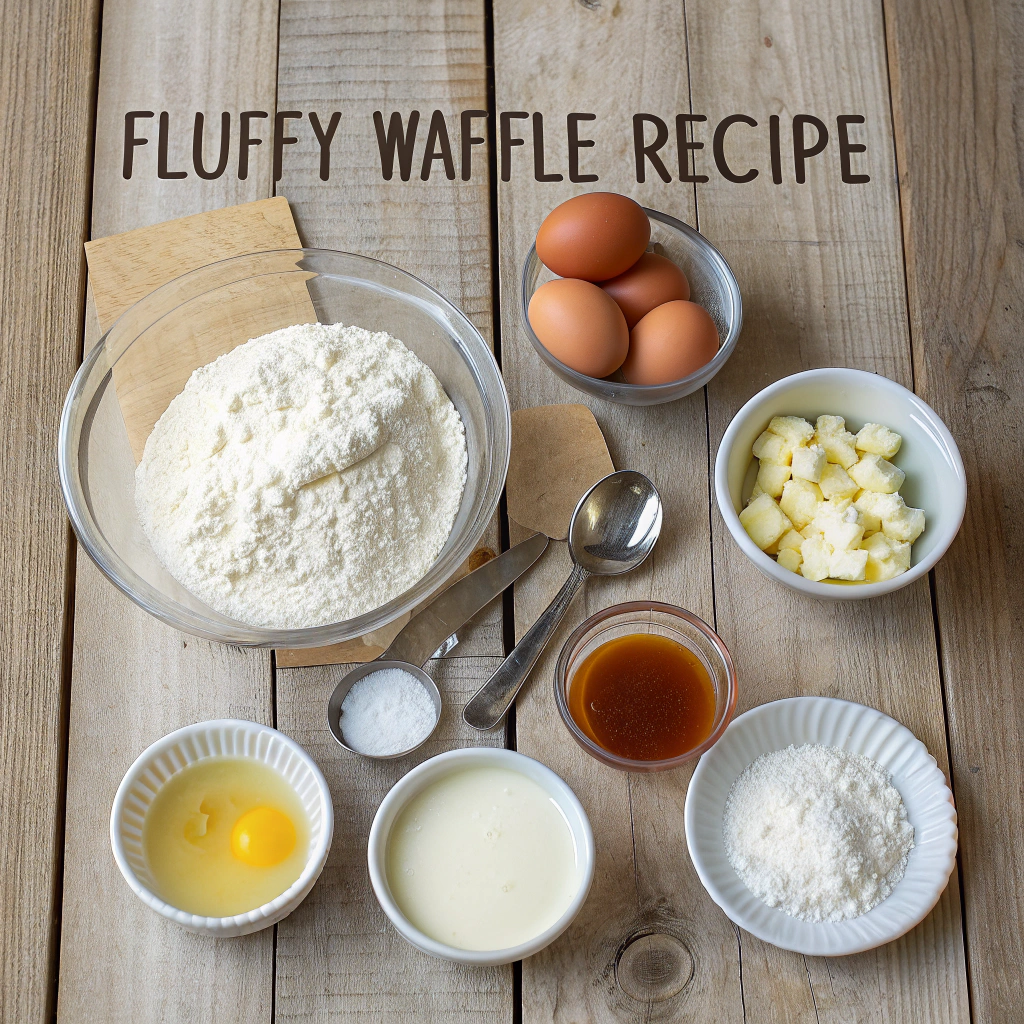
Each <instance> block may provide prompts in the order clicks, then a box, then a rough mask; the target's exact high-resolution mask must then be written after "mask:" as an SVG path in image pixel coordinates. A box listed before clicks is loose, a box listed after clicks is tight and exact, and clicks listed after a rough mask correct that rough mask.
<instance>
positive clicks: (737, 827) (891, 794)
mask: <svg viewBox="0 0 1024 1024" xmlns="http://www.w3.org/2000/svg"><path fill="white" fill-rule="evenodd" d="M723 831H724V838H725V848H726V853H727V855H728V857H729V862H730V863H731V864H732V866H733V867H734V868H735V869H736V873H737V874H738V875H739V876H740V878H741V879H742V881H743V884H744V885H746V887H747V888H748V889H749V890H750V891H751V892H752V893H754V895H755V896H758V897H760V899H762V900H764V902H765V903H767V904H768V906H770V907H778V908H779V909H780V910H783V911H785V912H786V913H787V914H790V915H791V916H793V917H798V918H801V919H802V920H804V921H845V920H848V919H849V918H852V917H859V916H860V915H861V914H866V913H867V912H868V911H869V910H870V909H871V908H872V907H875V906H877V905H878V904H879V903H881V902H882V900H884V899H885V898H886V897H887V896H888V895H889V894H890V893H891V892H892V890H893V888H894V887H895V885H896V884H897V883H898V882H899V880H900V879H901V878H902V877H903V873H904V871H905V870H906V866H907V857H908V855H909V853H910V851H911V849H912V848H913V846H914V829H913V826H912V825H911V824H910V822H909V821H907V810H906V807H904V805H903V798H902V797H901V796H900V794H899V792H898V790H897V789H896V788H895V787H894V786H893V785H892V782H891V781H890V776H889V773H888V772H887V771H886V770H885V769H884V768H883V767H882V766H881V765H880V764H878V763H877V762H875V761H872V760H871V759H870V758H867V757H863V756H862V755H860V754H852V753H850V752H849V751H847V750H842V749H840V748H838V747H826V746H822V745H820V744H804V745H803V746H801V747H795V746H790V747H787V748H786V749H785V750H776V751H773V752H772V753H769V754H762V755H761V756H760V757H759V758H757V759H756V760H755V761H754V762H753V763H752V764H749V765H747V767H746V768H745V769H744V770H743V772H742V773H741V774H740V776H739V777H738V778H737V779H736V781H735V782H734V783H733V785H732V789H731V790H730V791H729V797H728V799H727V801H726V805H725V819H724V823H723Z"/></svg>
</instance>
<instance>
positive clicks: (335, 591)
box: [135, 324, 468, 629]
mask: <svg viewBox="0 0 1024 1024" xmlns="http://www.w3.org/2000/svg"><path fill="white" fill-rule="evenodd" d="M467 461H468V456H467V450H466V434H465V427H464V426H463V423H462V419H461V417H460V416H459V414H458V412H457V411H456V409H455V407H454V406H453V405H452V403H451V400H450V399H449V398H448V396H447V395H446V394H445V392H444V389H443V388H442V387H441V384H440V382H439V381H438V379H437V377H435V376H434V374H433V372H432V371H431V370H430V368H429V367H428V366H427V365H426V364H425V363H423V362H422V361H421V360H420V359H419V358H418V357H417V356H416V355H414V354H413V353H412V352H410V351H409V349H408V348H406V347H405V345H403V344H402V342H400V341H398V340H397V339H396V338H393V337H391V335H389V334H386V333H384V332H379V333H371V332H370V331H367V330H364V329H363V328H361V327H344V326H342V325H341V324H305V325H297V326H294V327H286V328H283V329H282V330H279V331H274V332H272V333H271V334H266V335H263V336H262V337H260V338H254V339H253V340H252V341H249V342H246V343H245V344H244V345H239V346H238V347H237V348H235V349H232V351H230V352H228V353H226V354H225V355H223V356H221V357H220V358H218V359H216V360H214V361H213V362H212V363H209V364H207V365H206V366H201V367H199V368H198V369H197V370H195V371H194V372H193V374H192V376H191V377H190V378H189V380H188V383H187V384H186V385H185V388H184V390H183V391H182V392H181V394H179V395H178V396H177V397H176V398H174V399H173V401H172V402H171V403H170V405H168V407H167V409H166V410H165V411H164V414H163V415H162V416H161V417H160V419H159V420H158V421H157V423H156V426H155V427H154V428H153V432H152V433H151V434H150V436H149V439H148V440H147V442H146V448H145V452H144V454H143V457H142V461H141V462H140V463H139V465H138V468H137V470H136V474H135V483H136V487H135V499H136V505H137V507H138V511H139V516H140V519H141V521H142V525H143V528H144V529H145V532H146V535H147V536H148V538H149V540H150V543H151V544H152V545H153V549H154V551H155V552H156V554H157V556H158V557H159V558H160V560H161V561H162V562H163V564H164V565H165V566H166V568H167V569H168V571H169V572H170V573H171V575H173V576H174V578H175V579H177V580H178V582H179V583H181V584H182V585H183V586H184V587H186V588H187V589H188V590H189V591H191V592H192V593H193V594H195V595H196V596H197V597H199V598H200V599H202V600H203V601H205V602H206V603H207V604H209V605H210V607H212V608H214V609H216V610H217V611H219V612H221V613H222V614H224V615H228V616H231V617H232V618H235V619H237V620H238V621H240V622H244V623H247V624H249V625H253V626H264V627H270V628H279V629H290V628H302V627H308V626H316V625H322V624H325V623H330V622H339V621H342V620H344V619H350V618H354V617H355V616H357V615H361V614H363V613H364V612H368V611H370V610H372V609H373V608H377V607H379V606H380V605H382V604H384V603H386V602H387V601H390V600H391V599H392V598H394V597H397V596H398V595H399V594H401V593H403V592H404V591H405V590H407V589H408V588H409V587H410V586H412V585H413V584H414V583H415V582H416V581H417V580H419V579H421V578H422V577H423V576H424V575H425V574H426V572H427V570H428V569H429V568H430V566H431V564H432V563H433V562H434V560H435V559H436V558H437V556H438V554H439V553H440V551H441V549H442V548H443V547H444V544H445V541H446V540H447V539H448V535H449V533H450V532H451V529H452V525H453V524H454V522H455V517H456V515H457V513H458V510H459V505H460V503H461V501H462V492H463V488H464V487H465V483H466V467H467Z"/></svg>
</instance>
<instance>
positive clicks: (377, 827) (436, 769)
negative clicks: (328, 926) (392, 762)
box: [367, 747, 594, 967]
mask: <svg viewBox="0 0 1024 1024" xmlns="http://www.w3.org/2000/svg"><path fill="white" fill-rule="evenodd" d="M479 766H485V767H491V768H507V769H508V770H509V771H514V772H519V773H521V774H522V775H525V776H526V777H527V778H529V779H532V780H533V781H534V782H536V783H537V784H538V785H539V786H541V787H542V788H543V789H545V790H546V791H547V792H548V793H549V794H550V795H551V798H552V800H554V802H555V803H556V804H557V806H558V808H559V810H560V811H561V812H562V815H563V816H564V817H565V820H566V823H567V824H568V825H569V828H570V829H571V830H572V837H573V844H574V846H575V847H576V868H577V872H578V877H579V888H578V889H577V891H576V895H575V896H574V897H573V900H572V902H571V903H570V904H569V906H568V907H567V908H566V910H565V913H563V914H562V916H561V917H560V918H559V919H558V920H557V921H555V923H554V924H552V925H551V927H550V928H548V929H547V930H546V931H543V932H541V933H540V934H539V935H537V936H536V937H535V938H533V939H530V940H529V942H523V943H521V944H520V945H518V946H510V947H509V948H508V949H493V950H491V949H488V950H471V949H458V948H456V947H455V946H448V945H446V944H445V943H443V942H437V941H436V940H435V939H432V938H430V936H428V935H424V933H423V932H421V931H420V930H419V929H418V928H416V927H415V926H414V925H413V924H412V923H411V922H410V921H409V919H408V918H407V917H406V916H405V914H403V913H402V911H401V910H400V909H399V907H398V904H397V903H396V902H395V900H394V898H393V897H392V895H391V889H390V888H389V886H388V879H387V849H388V836H389V834H390V832H391V827H392V825H393V824H394V822H395V819H396V818H397V817H398V815H399V813H400V812H401V810H402V808H404V807H405V805H406V804H407V803H408V802H409V801H410V800H411V799H412V798H413V797H414V796H416V794H417V793H420V792H422V790H423V789H424V788H425V787H426V786H428V785H430V784H431V783H432V782H435V781H436V780H437V779H439V778H441V777H443V776H444V775H447V774H448V773H450V772H453V771H458V770H459V769H460V768H469V767H479ZM367 860H368V862H369V867H370V883H371V884H372V885H373V891H374V893H375V895H376V896H377V900H378V902H379V903H380V905H381V908H382V909H383V911H384V913H385V914H387V916H388V918H389V919H390V920H391V923H392V924H393V925H394V926H395V928H396V929H397V930H398V933H399V934H400V935H401V936H402V938H404V939H405V940H406V941H407V942H409V943H411V944H412V945H413V946H415V947H416V948H417V949H420V950H422V951H423V952H424V953H429V954H430V955H431V956H435V957H438V958H439V959H441V960H451V961H453V962H455V963H460V964H467V965H468V966H470V967H493V966H495V965H497V964H510V963H513V962H514V961H516V960H524V959H525V958H526V957H528V956H533V954H534V953H538V952H540V950H542V949H543V948H544V947H545V946H549V945H550V944H551V943H552V942H554V941H555V939H557V938H558V936H559V935H561V934H562V932H564V931H565V929H566V928H568V927H569V925H570V924H571V923H572V920H573V918H575V917H576V915H577V914H578V913H579V912H580V908H581V907H582V906H583V904H584V902H585V901H586V898H587V893H588V892H590V883H591V882H593V880H594V834H593V832H592V831H591V828H590V820H589V819H588V818H587V814H586V811H584V810H583V805H582V804H581V803H580V802H579V800H578V799H577V798H576V794H575V793H573V791H572V790H571V789H570V788H569V787H568V786H567V785H566V784H565V783H564V782H563V781H562V780H561V779H560V778H559V777H558V776H557V775H556V774H555V773H554V772H553V771H552V770H551V769H550V768H548V767H546V766H545V765H543V764H541V763H540V761H535V760H533V758H532V757H526V756H525V755H524V754H518V753H516V752H515V751H514V750H500V749H495V748H493V747H468V748H466V749H463V750H449V751H448V752H447V753H444V754H438V755H437V756H436V757H432V758H430V760H429V761H424V762H423V763H422V764H421V765H418V766H417V767H415V768H413V770H412V771H411V772H409V774H408V775H406V776H405V777H404V778H402V779H401V780H400V781H399V782H397V783H396V784H395V785H394V786H393V787H392V788H391V791H390V792H389V793H388V795H387V796H386V797H384V800H383V801H382V802H381V805H380V807H379V808H377V814H376V815H375V817H374V819H373V825H372V827H371V828H370V840H369V843H368V844H367Z"/></svg>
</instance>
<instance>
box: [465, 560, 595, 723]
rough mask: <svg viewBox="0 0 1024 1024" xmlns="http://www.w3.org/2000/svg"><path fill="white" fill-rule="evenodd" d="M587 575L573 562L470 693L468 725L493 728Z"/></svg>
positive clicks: (534, 663)
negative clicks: (529, 622) (525, 629)
mask: <svg viewBox="0 0 1024 1024" xmlns="http://www.w3.org/2000/svg"><path fill="white" fill-rule="evenodd" d="M589 575H590V573H589V572H587V570H586V569H584V568H583V567H582V566H579V565H574V566H573V569H572V572H571V573H570V574H569V578H568V579H567V580H566V581H565V583H564V584H563V585H562V589H561V590H559V592H558V593H557V594H556V595H555V597H554V600H553V601H552V602H551V604H549V605H548V606H547V608H545V609H544V611H543V613H542V614H541V616H540V618H539V619H537V621H536V622H535V623H534V624H533V625H532V626H531V627H530V629H529V631H528V632H527V634H526V636H524V637H523V639H522V640H520V641H519V643H517V644H516V646H515V647H514V648H513V650H512V653H511V654H510V655H509V656H508V657H507V658H506V659H505V660H504V661H503V662H502V663H501V664H500V665H499V666H498V669H497V671H496V672H495V673H494V675H492V676H491V678H490V679H488V680H487V682H486V683H484V685H483V686H481V687H480V689H479V690H477V692H476V693H475V694H474V695H473V697H472V699H471V700H470V701H469V703H468V704H467V705H466V707H465V710H464V711H463V712H462V717H463V718H464V719H465V720H466V724H467V725H471V726H472V727H473V728H474V729H479V730H480V731H481V732H483V731H485V730H487V729H493V728H494V727H495V726H496V725H497V724H498V723H499V722H500V721H501V719H502V717H503V716H504V714H505V712H506V711H508V708H509V705H510V704H511V703H512V701H513V700H515V696H516V694H517V693H518V692H519V688H520V687H521V686H522V685H523V683H524V682H526V677H527V676H528V675H529V674H530V670H531V669H532V668H533V666H534V665H536V664H537V659H538V658H540V656H541V654H543V652H544V648H545V647H547V645H548V641H549V640H550V639H551V637H552V634H553V633H554V632H555V630H556V629H557V628H558V624H559V622H561V621H562V616H563V615H565V613H566V610H567V609H568V607H569V605H570V604H571V603H572V599H573V598H574V597H575V596H576V591H577V590H579V589H580V587H581V586H583V583H584V581H585V580H586V579H587V577H588V576H589Z"/></svg>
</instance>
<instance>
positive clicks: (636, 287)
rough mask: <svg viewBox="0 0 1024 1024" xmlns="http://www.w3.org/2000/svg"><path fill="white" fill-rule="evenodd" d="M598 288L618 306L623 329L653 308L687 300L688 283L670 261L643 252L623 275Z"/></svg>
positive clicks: (631, 327) (633, 323)
mask: <svg viewBox="0 0 1024 1024" xmlns="http://www.w3.org/2000/svg"><path fill="white" fill-rule="evenodd" d="M601 287H602V288H603V289H604V290H605V291H606V292H607V293H608V294H609V295H610V296H611V297H612V298H613V299H614V300H615V301H616V302H617V303H618V304H619V309H621V310H622V313H623V315H624V316H625V318H626V326H627V327H628V328H629V329H630V330H633V326H634V325H635V324H636V323H637V321H639V320H640V319H641V318H642V317H645V316H646V315H647V314H648V313H650V311H651V310H652V309H654V307H655V306H660V305H661V304H662V303H663V302H671V301H672V300H673V299H688V298H689V297H690V282H689V281H687V280H686V275H685V274H684V273H683V272H682V271H681V270H680V269H679V267H677V266H676V265H675V264H674V263H673V262H672V261H671V260H669V259H666V258H665V257H664V256H658V255H656V254H655V253H653V252H645V253H644V254H643V255H642V256H641V257H640V259H638V260H637V261H636V263H634V264H633V266H631V267H630V268H629V270H627V271H626V272H625V273H624V274H619V276H618V277H613V278H612V279H611V280H610V281H605V282H604V283H603V284H602V285H601Z"/></svg>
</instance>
